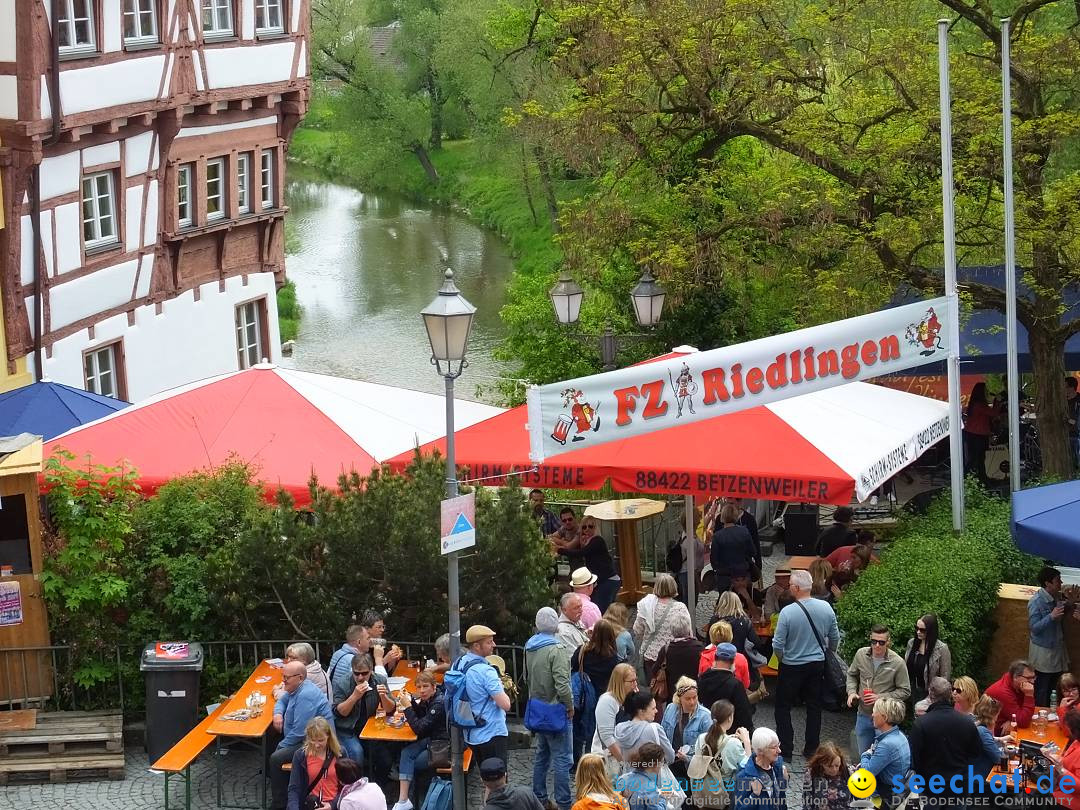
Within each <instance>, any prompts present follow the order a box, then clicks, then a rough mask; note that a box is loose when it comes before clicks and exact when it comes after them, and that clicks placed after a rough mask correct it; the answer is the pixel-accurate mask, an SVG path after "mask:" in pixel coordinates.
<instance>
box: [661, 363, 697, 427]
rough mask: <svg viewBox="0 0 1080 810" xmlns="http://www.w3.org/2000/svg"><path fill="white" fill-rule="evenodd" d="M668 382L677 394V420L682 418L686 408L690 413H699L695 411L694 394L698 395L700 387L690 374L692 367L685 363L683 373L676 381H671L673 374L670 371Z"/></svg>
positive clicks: (680, 373)
mask: <svg viewBox="0 0 1080 810" xmlns="http://www.w3.org/2000/svg"><path fill="white" fill-rule="evenodd" d="M668 382H670V383H671V390H672V392H673V393H674V394H675V405H676V408H677V409H678V410H677V413H676V414H675V418H676V419H678V418H679V417H680V416H682V413H683V408H684V407H685V408H689V410H690V413H697V412H696V411H695V410H694V394H696V393H697V391H698V386H697V383H696V382H694V375H693V374H691V373H690V366H688V365H687V364H686V363H683V364H682V371H680V372H679V376H678V377H676V378H675V379H674V380H673V379H671V372H670V371H668Z"/></svg>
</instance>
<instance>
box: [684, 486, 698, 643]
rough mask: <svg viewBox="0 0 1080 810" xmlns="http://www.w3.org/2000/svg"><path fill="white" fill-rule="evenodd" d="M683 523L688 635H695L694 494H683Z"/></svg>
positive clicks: (695, 545)
mask: <svg viewBox="0 0 1080 810" xmlns="http://www.w3.org/2000/svg"><path fill="white" fill-rule="evenodd" d="M683 523H685V524H686V606H687V607H688V608H690V625H691V628H690V629H691V631H692V632H691V633H690V635H692V636H694V637H697V628H696V627H694V626H693V624H694V607H695V605H696V603H697V551H698V549H697V535H696V534H694V530H695V529H696V528H697V527H696V526H695V525H694V496H693V495H684V496H683Z"/></svg>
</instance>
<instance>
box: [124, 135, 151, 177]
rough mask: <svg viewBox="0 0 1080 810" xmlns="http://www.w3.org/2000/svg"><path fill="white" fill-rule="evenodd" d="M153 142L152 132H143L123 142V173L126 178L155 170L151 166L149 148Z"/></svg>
mask: <svg viewBox="0 0 1080 810" xmlns="http://www.w3.org/2000/svg"><path fill="white" fill-rule="evenodd" d="M153 142H154V133H153V132H143V133H142V134H141V135H135V136H133V137H131V138H128V139H127V140H126V141H124V171H125V173H126V174H127V176H128V177H131V176H132V175H136V174H143V173H144V172H148V171H151V170H152V169H154V168H156V167H155V166H153V165H151V160H152V159H153V158H152V157H151V155H150V146H151V145H152V144H153Z"/></svg>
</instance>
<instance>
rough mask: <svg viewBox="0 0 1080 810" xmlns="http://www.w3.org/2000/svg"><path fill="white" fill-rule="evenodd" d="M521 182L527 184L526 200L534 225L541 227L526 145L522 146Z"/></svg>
mask: <svg viewBox="0 0 1080 810" xmlns="http://www.w3.org/2000/svg"><path fill="white" fill-rule="evenodd" d="M521 180H522V182H523V183H524V184H525V199H526V200H528V202H529V212H530V213H531V214H532V221H533V225H539V224H540V219H539V218H538V217H537V216H536V206H535V205H533V195H532V184H531V183H529V161H528V159H527V158H526V157H525V143H524V141H522V144H521Z"/></svg>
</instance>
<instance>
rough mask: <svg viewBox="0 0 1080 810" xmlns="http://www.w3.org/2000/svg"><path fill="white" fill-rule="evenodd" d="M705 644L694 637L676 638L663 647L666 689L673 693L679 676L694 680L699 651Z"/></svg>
mask: <svg viewBox="0 0 1080 810" xmlns="http://www.w3.org/2000/svg"><path fill="white" fill-rule="evenodd" d="M704 649H705V645H704V644H702V643H701V642H700V641H698V640H697V639H696V638H677V639H675V640H673V641H669V642H668V645H667V646H666V647H665V648H664V668H665V669H666V670H667V682H668V689H670V690H671V692H672V693H673V694H674V692H675V685H676V684H677V683H678V681H679V678H681V677H682V676H683V675H685V676H686V677H687V678H690V680H693V681H696V680H697V676H698V674H697V673H698V663H699V662H700V661H701V651H702V650H704Z"/></svg>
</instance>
